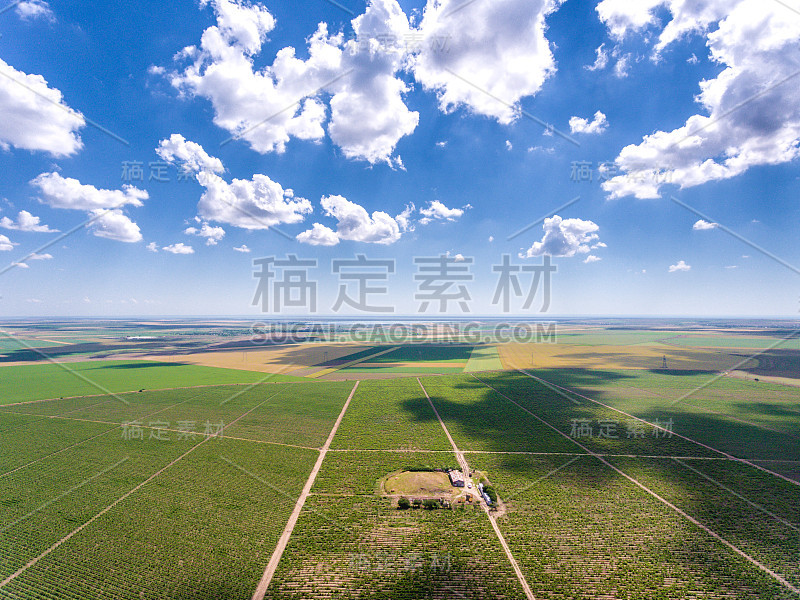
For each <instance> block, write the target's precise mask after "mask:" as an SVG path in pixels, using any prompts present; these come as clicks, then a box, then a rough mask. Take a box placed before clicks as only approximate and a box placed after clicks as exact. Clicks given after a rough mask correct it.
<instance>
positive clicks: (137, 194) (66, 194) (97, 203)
mask: <svg viewBox="0 0 800 600" xmlns="http://www.w3.org/2000/svg"><path fill="white" fill-rule="evenodd" d="M30 183H31V185H33V186H35V187H38V188H39V190H40V191H41V193H42V201H43V202H44V203H45V204H48V205H49V206H51V207H52V208H69V209H74V210H95V209H98V208H121V207H122V206H124V205H125V204H130V205H132V206H142V200H147V199H148V198H149V195H148V193H147V192H146V191H145V190H140V189H139V188H136V187H133V186H132V185H123V186H122V190H104V189H98V188H96V187H94V186H93V185H83V184H82V183H81V182H80V181H78V180H77V179H72V178H71V177H67V178H64V177H62V176H61V175H59V174H58V173H55V172H53V173H42V174H41V175H39V176H37V177H36V178H35V179H33V180H32V181H31V182H30Z"/></svg>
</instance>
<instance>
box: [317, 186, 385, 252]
mask: <svg viewBox="0 0 800 600" xmlns="http://www.w3.org/2000/svg"><path fill="white" fill-rule="evenodd" d="M320 203H321V204H322V208H323V209H324V211H325V214H326V215H328V216H329V217H333V218H334V219H336V220H337V222H338V223H337V226H336V235H337V236H339V239H342V240H350V241H354V242H367V243H370V244H393V243H394V242H396V241H397V240H399V239H400V226H399V225H398V223H397V221H396V220H395V219H393V218H392V217H391V216H389V215H388V214H387V213H385V212H383V211H378V210H376V211H374V212H373V213H372V215H369V214H368V213H367V211H366V210H365V209H364V207H362V206H360V205H358V204H356V203H355V202H351V201H349V200H347V199H346V198H344V197H342V196H326V197H324V198H323V199H322V200H321V202H320Z"/></svg>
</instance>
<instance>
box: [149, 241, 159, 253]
mask: <svg viewBox="0 0 800 600" xmlns="http://www.w3.org/2000/svg"><path fill="white" fill-rule="evenodd" d="M147 249H148V250H149V251H150V252H158V244H156V243H155V242H150V243H149V244H147Z"/></svg>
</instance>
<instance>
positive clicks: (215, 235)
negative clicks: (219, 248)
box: [183, 223, 225, 246]
mask: <svg viewBox="0 0 800 600" xmlns="http://www.w3.org/2000/svg"><path fill="white" fill-rule="evenodd" d="M183 233H185V234H186V235H196V236H198V237H204V238H206V246H216V245H217V243H218V242H219V241H220V240H222V238H224V237H225V230H224V229H223V228H222V227H214V226H212V225H209V224H208V223H203V224H202V225H201V226H200V228H199V229H198V228H197V227H187V228H186V229H185V230H184V232H183Z"/></svg>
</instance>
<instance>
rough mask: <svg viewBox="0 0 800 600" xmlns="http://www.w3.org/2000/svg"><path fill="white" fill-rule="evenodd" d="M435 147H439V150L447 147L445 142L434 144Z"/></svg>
mask: <svg viewBox="0 0 800 600" xmlns="http://www.w3.org/2000/svg"><path fill="white" fill-rule="evenodd" d="M436 145H437V146H439V148H444V147H445V146H447V140H445V141H442V142H436Z"/></svg>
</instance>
